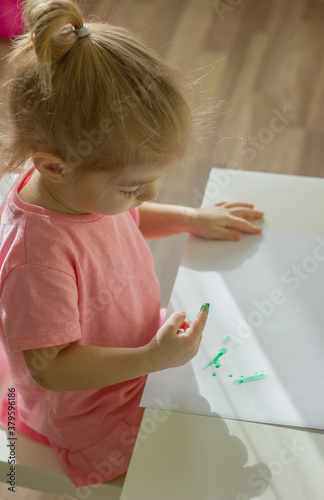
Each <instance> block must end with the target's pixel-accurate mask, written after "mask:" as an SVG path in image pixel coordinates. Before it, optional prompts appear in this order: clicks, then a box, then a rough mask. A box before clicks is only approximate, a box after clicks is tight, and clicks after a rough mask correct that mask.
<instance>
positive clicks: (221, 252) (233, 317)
mask: <svg viewBox="0 0 324 500" xmlns="http://www.w3.org/2000/svg"><path fill="white" fill-rule="evenodd" d="M188 248H189V250H188V251H187V253H186V254H185V255H184V258H183V260H182V265H181V266H180V268H179V271H178V275H177V278H176V282H175V285H174V289H173V293H172V297H171V301H170V306H169V309H168V312H167V317H168V316H169V315H170V314H171V312H173V311H176V310H182V309H183V310H185V311H186V312H187V318H188V319H193V318H194V316H195V315H196V313H197V312H198V311H199V308H200V306H201V304H202V303H203V302H210V312H209V317H208V322H207V325H206V328H205V330H204V334H203V340H202V343H201V346H200V349H199V352H198V354H197V355H196V356H195V358H194V359H193V360H192V361H191V362H189V363H187V364H186V365H185V366H183V367H179V368H172V369H169V370H164V371H161V372H156V373H153V374H151V375H149V377H148V380H147V384H146V387H145V390H144V394H143V398H142V402H141V405H142V406H147V407H151V408H159V407H163V408H165V409H171V410H177V411H184V412H190V413H197V414H205V415H213V414H217V415H219V416H221V417H225V418H236V419H242V420H250V421H256V422H267V423H275V424H283V425H293V426H298V427H312V428H318V429H324V300H323V298H324V297H323V296H324V294H323V291H324V237H322V236H317V235H309V234H297V233H286V232H277V231H266V232H264V234H263V235H260V236H249V235H245V236H243V238H242V240H241V241H240V242H239V243H237V242H208V241H205V240H200V239H198V238H195V239H193V241H192V244H191V245H190V246H189V247H188ZM221 349H226V352H225V351H222V352H224V353H223V355H221V356H220V357H219V358H218V360H215V357H217V355H218V354H219V352H220V350H221ZM212 360H214V362H213V363H211V365H210V366H207V367H206V365H207V364H208V363H210V362H211V361H212ZM250 377H254V379H255V380H251V378H250ZM242 379H243V382H240V380H242Z"/></svg>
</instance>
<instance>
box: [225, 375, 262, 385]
mask: <svg viewBox="0 0 324 500" xmlns="http://www.w3.org/2000/svg"><path fill="white" fill-rule="evenodd" d="M267 377H268V375H267V374H266V373H261V374H260V375H252V376H251V377H243V378H242V377H241V378H236V379H235V380H233V384H235V385H239V384H246V383H247V382H255V381H257V380H264V379H265V378H267Z"/></svg>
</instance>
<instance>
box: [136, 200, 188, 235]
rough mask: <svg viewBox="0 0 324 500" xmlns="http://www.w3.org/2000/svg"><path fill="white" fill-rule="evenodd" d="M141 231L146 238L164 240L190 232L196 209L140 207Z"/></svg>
mask: <svg viewBox="0 0 324 500" xmlns="http://www.w3.org/2000/svg"><path fill="white" fill-rule="evenodd" d="M139 211H140V226H139V228H140V230H141V232H142V234H143V236H144V237H145V238H148V239H149V238H163V237H166V236H172V235H174V234H178V233H185V232H190V226H191V220H192V218H193V216H194V212H195V209H194V208H190V207H182V206H180V205H165V204H162V203H148V202H146V203H143V205H141V206H140V207H139Z"/></svg>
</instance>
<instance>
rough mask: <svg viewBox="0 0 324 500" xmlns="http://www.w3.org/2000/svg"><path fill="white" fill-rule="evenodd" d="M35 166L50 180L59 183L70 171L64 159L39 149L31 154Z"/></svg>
mask: <svg viewBox="0 0 324 500" xmlns="http://www.w3.org/2000/svg"><path fill="white" fill-rule="evenodd" d="M32 159H33V163H34V165H35V168H37V170H38V171H39V172H40V173H41V174H42V175H43V176H44V177H45V178H46V179H48V180H49V181H50V182H54V183H57V184H61V183H62V182H63V181H64V177H65V176H66V175H67V174H69V173H71V171H72V168H71V167H68V166H67V165H66V163H65V162H64V160H63V159H62V158H61V157H60V156H57V155H55V154H52V153H47V152H45V151H40V152H38V153H34V154H33V155H32Z"/></svg>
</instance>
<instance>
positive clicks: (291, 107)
mask: <svg viewBox="0 0 324 500" xmlns="http://www.w3.org/2000/svg"><path fill="white" fill-rule="evenodd" d="M80 5H82V6H83V7H84V12H85V20H89V18H90V17H91V18H95V19H97V20H100V21H105V22H110V23H112V24H120V25H123V26H126V27H128V28H130V29H131V30H132V31H134V32H135V33H138V34H140V36H141V37H142V39H143V40H144V41H146V42H147V43H148V44H149V45H150V46H151V47H153V48H154V49H156V50H157V51H158V52H159V53H160V54H161V55H162V56H163V58H164V59H165V60H167V61H169V62H170V63H172V64H173V65H176V66H177V67H178V68H179V69H180V70H181V71H182V72H183V73H184V74H185V75H186V76H187V77H188V78H190V79H191V80H195V81H197V80H199V81H198V82H197V85H196V89H197V93H198V95H199V98H200V100H201V102H202V103H206V104H208V105H210V106H216V109H215V112H214V115H213V117H212V118H211V119H210V125H209V131H210V134H211V135H210V137H209V138H208V139H206V140H205V142H204V147H202V146H200V147H199V148H197V150H196V151H195V153H194V154H192V155H191V156H190V157H189V158H187V159H186V160H185V161H184V162H183V163H182V165H181V166H180V168H179V169H178V170H176V171H174V172H172V173H170V174H168V175H167V176H166V177H165V178H163V179H162V180H161V182H160V184H159V187H160V195H159V198H158V200H157V201H159V202H164V203H176V204H183V205H189V206H193V205H194V204H195V203H196V199H197V193H203V191H204V187H205V184H206V181H207V177H208V173H209V170H210V168H211V167H212V166H222V167H231V166H232V165H236V166H238V168H241V169H245V170H257V171H264V172H279V173H285V174H296V175H306V176H308V175H309V176H317V177H323V176H324V168H323V157H324V116H323V114H324V2H323V0H272V1H271V2H269V1H267V0H241V1H239V0H235V1H233V0H222V1H220V0H218V2H217V1H210V0H208V1H206V0H82V1H80ZM232 5H236V6H235V7H233V6H232ZM7 47H8V44H7V43H5V42H4V41H2V43H1V46H0V49H1V51H2V53H4V51H5V50H6V49H7ZM2 66H3V65H2ZM1 77H2V78H4V77H5V68H3V67H2V68H1V74H0V78H1ZM232 162H236V163H232ZM273 197H274V202H275V193H274V194H273ZM243 201H249V200H243ZM300 202H301V203H303V200H302V199H301V201H300ZM258 208H260V209H262V207H258ZM185 240H186V236H185V235H180V236H177V237H173V238H169V239H166V240H164V241H162V240H155V241H150V242H149V245H150V247H151V249H152V251H153V255H154V259H155V262H156V271H157V275H158V277H159V279H160V282H161V297H162V303H163V305H167V303H168V298H169V295H170V292H171V289H172V284H173V280H174V278H175V274H176V270H177V267H178V265H179V261H180V257H181V253H182V250H183V246H184V243H185Z"/></svg>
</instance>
